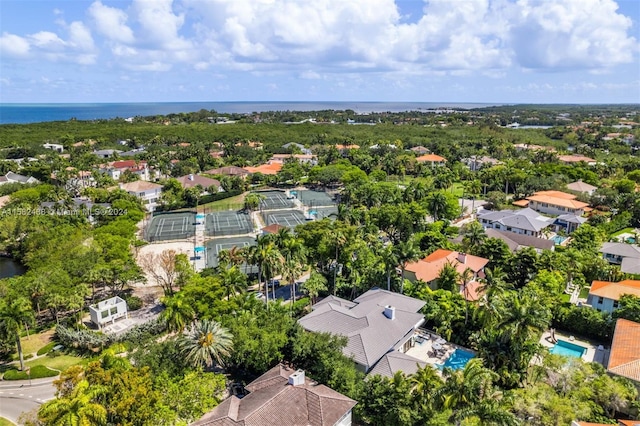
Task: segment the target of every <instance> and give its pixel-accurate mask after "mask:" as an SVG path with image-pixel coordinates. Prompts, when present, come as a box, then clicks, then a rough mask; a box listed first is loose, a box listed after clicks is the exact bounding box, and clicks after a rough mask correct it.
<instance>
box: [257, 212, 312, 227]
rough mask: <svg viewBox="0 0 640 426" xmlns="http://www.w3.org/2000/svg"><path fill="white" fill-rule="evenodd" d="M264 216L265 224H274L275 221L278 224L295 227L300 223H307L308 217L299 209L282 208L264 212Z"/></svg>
mask: <svg viewBox="0 0 640 426" xmlns="http://www.w3.org/2000/svg"><path fill="white" fill-rule="evenodd" d="M262 217H263V218H264V223H265V225H267V226H269V225H273V224H274V223H276V224H278V225H283V226H288V227H290V228H295V227H296V226H298V225H302V224H303V223H306V219H305V217H304V215H303V214H302V213H301V212H299V211H298V210H280V211H275V212H263V213H262Z"/></svg>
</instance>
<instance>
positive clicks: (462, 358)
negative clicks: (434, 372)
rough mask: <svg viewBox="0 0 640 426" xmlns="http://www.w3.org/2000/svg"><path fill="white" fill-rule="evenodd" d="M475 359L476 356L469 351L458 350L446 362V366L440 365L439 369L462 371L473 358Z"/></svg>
mask: <svg viewBox="0 0 640 426" xmlns="http://www.w3.org/2000/svg"><path fill="white" fill-rule="evenodd" d="M473 357H475V355H474V354H473V353H471V352H469V351H465V350H463V349H456V350H455V351H454V352H453V353H452V354H451V356H450V357H449V358H447V360H446V361H445V362H444V364H440V365H439V366H438V368H440V369H443V368H450V369H452V370H462V369H463V368H464V366H465V365H467V363H468V362H469V360H470V359H471V358H473Z"/></svg>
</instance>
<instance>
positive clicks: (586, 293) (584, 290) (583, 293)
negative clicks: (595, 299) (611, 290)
mask: <svg viewBox="0 0 640 426" xmlns="http://www.w3.org/2000/svg"><path fill="white" fill-rule="evenodd" d="M589 289H590V287H582V290H580V296H578V297H580V299H586V298H587V297H589Z"/></svg>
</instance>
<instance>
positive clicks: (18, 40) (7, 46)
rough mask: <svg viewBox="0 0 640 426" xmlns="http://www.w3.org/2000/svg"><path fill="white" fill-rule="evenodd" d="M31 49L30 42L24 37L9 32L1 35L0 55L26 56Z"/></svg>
mask: <svg viewBox="0 0 640 426" xmlns="http://www.w3.org/2000/svg"><path fill="white" fill-rule="evenodd" d="M29 50H30V46H29V42H28V41H27V39H25V38H24V37H20V36H18V35H15V34H8V33H3V34H2V36H0V55H2V56H5V55H6V56H8V57H10V58H20V57H23V58H24V57H27V56H28V55H29Z"/></svg>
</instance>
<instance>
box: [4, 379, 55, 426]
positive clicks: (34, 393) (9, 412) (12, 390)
mask: <svg viewBox="0 0 640 426" xmlns="http://www.w3.org/2000/svg"><path fill="white" fill-rule="evenodd" d="M55 379H57V377H51V378H47V379H35V380H32V381H31V384H29V380H10V381H0V417H5V418H7V419H9V420H11V421H12V422H14V423H16V424H18V417H20V414H22V413H24V412H27V411H31V410H33V409H38V408H39V407H40V405H42V404H43V403H44V402H47V401H49V400H50V399H53V398H54V397H55V393H56V388H55V387H54V386H53V381H54V380H55Z"/></svg>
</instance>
